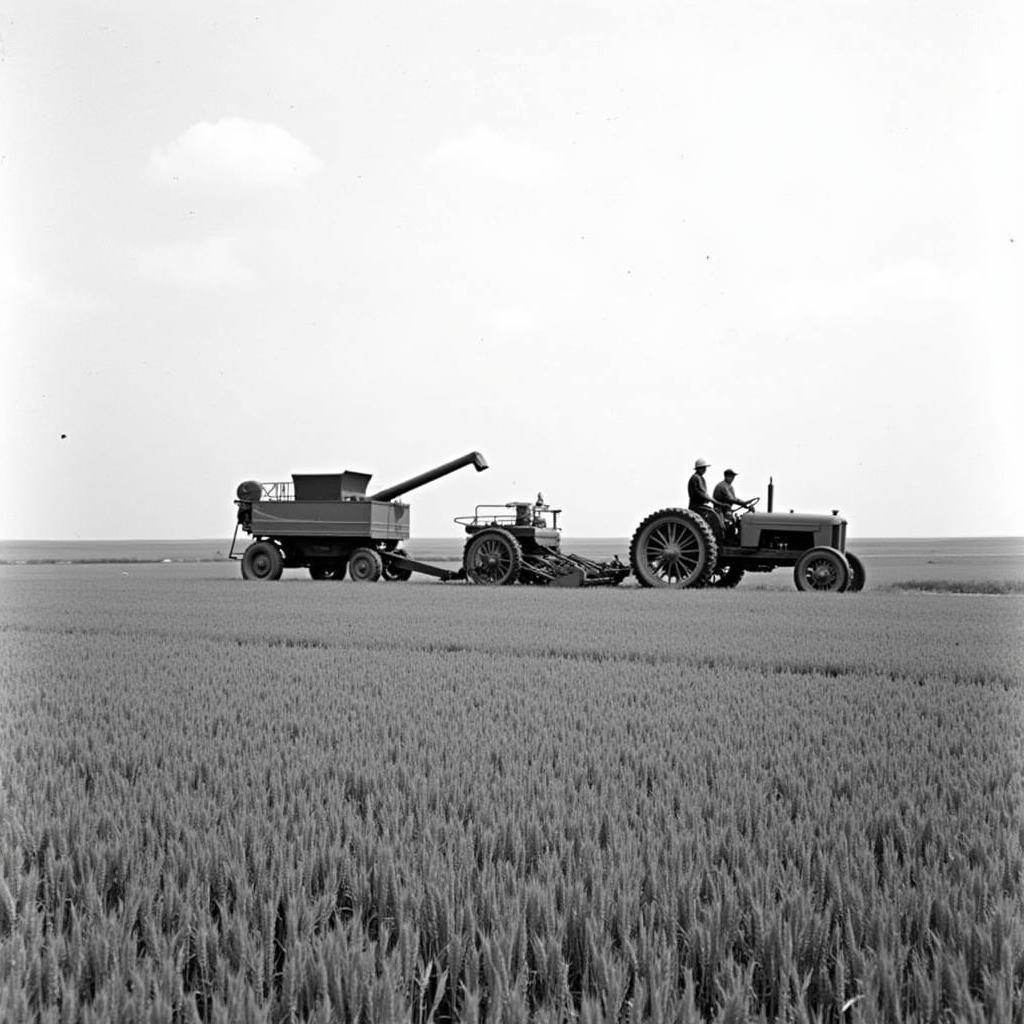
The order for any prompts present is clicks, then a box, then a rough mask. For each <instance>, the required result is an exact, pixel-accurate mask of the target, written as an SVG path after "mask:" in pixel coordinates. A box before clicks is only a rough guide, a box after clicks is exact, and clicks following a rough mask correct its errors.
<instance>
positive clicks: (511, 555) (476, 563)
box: [462, 529, 523, 587]
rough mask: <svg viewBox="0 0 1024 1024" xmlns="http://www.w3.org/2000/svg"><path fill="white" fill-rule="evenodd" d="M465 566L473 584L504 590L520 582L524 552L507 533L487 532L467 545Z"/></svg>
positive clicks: (517, 542)
mask: <svg viewBox="0 0 1024 1024" xmlns="http://www.w3.org/2000/svg"><path fill="white" fill-rule="evenodd" d="M462 562H463V565H464V566H465V569H466V577H467V578H468V579H470V580H472V581H473V582H474V583H482V584H484V585H486V586H492V587H504V586H508V585H509V584H510V583H515V581H516V580H517V579H519V573H520V571H521V570H522V568H523V549H522V548H521V547H520V546H519V541H517V540H516V538H515V537H514V536H513V535H512V534H511V533H509V532H508V530H501V529H495V530H484V531H483V532H482V533H478V534H477V535H476V536H475V537H473V538H472V539H471V540H470V541H469V543H467V544H466V551H465V554H464V555H463V559H462Z"/></svg>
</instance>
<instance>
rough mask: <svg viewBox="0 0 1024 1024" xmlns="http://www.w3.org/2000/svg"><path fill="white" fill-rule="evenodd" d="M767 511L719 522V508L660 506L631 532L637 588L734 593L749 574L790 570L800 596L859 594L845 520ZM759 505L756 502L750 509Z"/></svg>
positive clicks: (857, 565) (859, 574)
mask: <svg viewBox="0 0 1024 1024" xmlns="http://www.w3.org/2000/svg"><path fill="white" fill-rule="evenodd" d="M773 493H774V486H773V484H772V482H771V481H770V480H769V482H768V510H767V511H766V512H756V511H748V512H746V513H745V514H742V515H736V516H723V515H722V514H721V513H719V512H718V511H717V510H712V509H706V510H701V511H691V510H690V509H685V508H664V509H661V510H660V511H658V512H652V513H651V514H650V515H649V516H647V517H646V518H645V519H644V520H643V521H642V522H641V523H640V525H639V526H638V527H637V528H636V531H635V532H634V534H633V538H632V540H631V542H630V545H629V561H630V565H631V567H632V569H633V574H634V575H635V576H636V578H637V582H638V583H639V584H640V586H642V587H680V588H682V587H705V586H712V587H735V586H736V584H737V583H739V582H740V580H741V579H742V578H743V576H744V574H745V573H747V572H771V571H772V570H773V569H777V568H779V567H780V566H792V567H793V578H794V580H795V582H796V586H797V589H798V590H812V591H844V590H851V591H852V590H863V588H864V583H865V580H866V576H865V572H864V565H863V563H862V562H861V560H860V559H859V558H858V557H857V556H856V555H854V554H853V553H852V552H849V551H847V550H846V520H845V519H842V518H840V516H839V512H838V510H833V512H832V514H831V515H807V514H801V513H795V512H788V513H784V512H773V511H772V498H773ZM756 504H757V499H756V498H755V499H754V500H753V501H752V502H750V507H751V509H753V506H754V505H756Z"/></svg>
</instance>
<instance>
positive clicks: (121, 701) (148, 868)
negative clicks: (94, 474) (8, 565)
mask: <svg viewBox="0 0 1024 1024" xmlns="http://www.w3.org/2000/svg"><path fill="white" fill-rule="evenodd" d="M0 582H2V583H3V585H2V586H0V1019H2V1020H4V1021H12V1022H16V1021H29V1020H44V1021H60V1020H68V1021H73V1020H83V1021H117V1020H123V1021H136V1020H159V1021H204V1022H208V1021H238V1020H267V1021H291V1020H322V1021H330V1020H338V1021H356V1020H358V1021H394V1020H407V1021H415V1022H425V1021H428V1020H434V1021H438V1022H440V1021H447V1020H456V1019H458V1020H494V1021H498V1020H527V1019H532V1020H540V1021H545V1020H551V1021H554V1020H581V1021H616V1022H619V1021H627V1020H654V1021H672V1020H682V1021H686V1020H691V1021H699V1020H716V1019H718V1020H731V1021H741V1020H745V1019H752V1020H759V1019H763V1020H823V1021H841V1020H842V1021H859V1020H862V1021H870V1020H920V1021H944V1020H949V1019H956V1020H967V1021H970V1020H976V1021H989V1020H1012V1019H1016V1020H1020V1019H1022V1018H1024V902H1022V892H1024V616H1022V614H1021V613H1022V610H1024V599H1022V598H1020V597H1017V596H987V597H985V596H962V595H956V596H954V595H945V594H923V593H918V594H901V593H882V592H871V591H868V592H865V593H863V594H856V595H850V594H846V595H831V594H825V595H803V594H798V593H796V592H788V591H787V592H778V591H775V592H773V591H758V590H752V591H750V592H743V591H742V590H740V591H736V592H711V591H704V592H664V591H643V590H639V589H632V588H631V589H619V590H614V591H565V590H543V589H536V588H512V589H500V590H491V589H487V590H484V589H481V588H474V587H470V586H445V585H440V584H438V585H434V584H426V585H422V586H402V585H398V584H386V585H385V584H381V585H377V586H369V585H367V586H358V585H349V584H332V583H329V582H328V583H314V582H312V581H295V582H294V583H293V584H288V583H285V584H281V585H277V586H273V585H271V586H252V585H246V584H244V583H242V582H241V581H236V580H233V579H225V578H221V577H219V576H217V574H216V573H209V574H204V573H203V572H202V571H197V570H195V569H194V568H193V569H190V570H188V571H186V570H185V569H184V568H183V569H181V570H176V572H172V573H157V572H156V571H153V572H151V573H146V572H142V573H132V574H130V575H125V574H123V573H122V572H120V571H116V570H108V571H101V570H100V569H99V568H96V567H65V568H64V569H63V570H57V569H56V568H53V567H45V568H39V569H38V570H36V571H35V572H33V571H30V569H28V568H25V569H22V570H20V571H19V572H18V573H17V574H15V575H13V576H11V577H9V578H8V579H6V580H5V581H0Z"/></svg>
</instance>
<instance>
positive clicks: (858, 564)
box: [846, 551, 868, 591]
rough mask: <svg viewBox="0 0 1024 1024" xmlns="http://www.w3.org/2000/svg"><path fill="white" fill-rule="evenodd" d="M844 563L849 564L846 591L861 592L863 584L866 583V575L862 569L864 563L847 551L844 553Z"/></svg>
mask: <svg viewBox="0 0 1024 1024" xmlns="http://www.w3.org/2000/svg"><path fill="white" fill-rule="evenodd" d="M846 561H847V562H849V564H850V585H849V586H848V587H847V588H846V589H847V590H853V591H857V590H863V589H864V584H865V583H867V580H868V574H867V571H866V570H865V569H864V563H863V562H862V561H861V560H860V559H859V558H858V557H857V556H856V555H853V554H851V553H850V552H849V551H847V552H846Z"/></svg>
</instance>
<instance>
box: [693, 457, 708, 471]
mask: <svg viewBox="0 0 1024 1024" xmlns="http://www.w3.org/2000/svg"><path fill="white" fill-rule="evenodd" d="M710 465H711V463H710V462H708V460H707V459H698V460H697V461H696V462H695V463H694V464H693V468H694V469H702V468H705V467H707V466H710Z"/></svg>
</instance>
